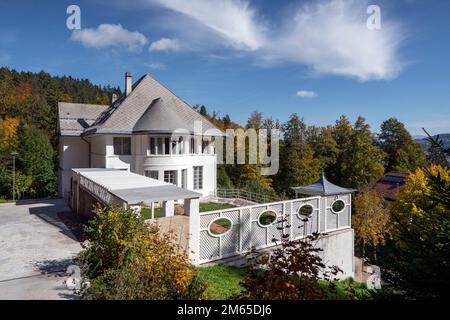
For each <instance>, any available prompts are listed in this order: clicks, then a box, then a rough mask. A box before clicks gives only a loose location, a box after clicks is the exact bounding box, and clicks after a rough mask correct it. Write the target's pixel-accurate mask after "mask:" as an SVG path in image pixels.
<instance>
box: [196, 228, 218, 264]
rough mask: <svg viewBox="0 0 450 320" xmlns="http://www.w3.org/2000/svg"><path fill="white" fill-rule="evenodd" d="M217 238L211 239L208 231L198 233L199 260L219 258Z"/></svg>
mask: <svg viewBox="0 0 450 320" xmlns="http://www.w3.org/2000/svg"><path fill="white" fill-rule="evenodd" d="M219 241H220V240H219V238H218V237H212V236H211V235H210V234H209V233H208V231H206V230H204V231H201V232H200V260H206V259H214V258H217V257H219Z"/></svg>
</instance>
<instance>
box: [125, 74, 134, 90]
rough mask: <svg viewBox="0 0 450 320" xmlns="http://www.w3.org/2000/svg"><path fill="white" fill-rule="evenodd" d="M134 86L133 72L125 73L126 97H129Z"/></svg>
mask: <svg viewBox="0 0 450 320" xmlns="http://www.w3.org/2000/svg"><path fill="white" fill-rule="evenodd" d="M132 85H133V75H132V74H131V72H126V73H125V96H128V95H129V94H130V92H131V88H132Z"/></svg>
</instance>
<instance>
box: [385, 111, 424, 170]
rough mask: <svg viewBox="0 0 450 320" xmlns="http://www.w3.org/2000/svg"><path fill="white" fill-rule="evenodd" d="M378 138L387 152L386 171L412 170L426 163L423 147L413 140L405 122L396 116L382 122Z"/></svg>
mask: <svg viewBox="0 0 450 320" xmlns="http://www.w3.org/2000/svg"><path fill="white" fill-rule="evenodd" d="M378 139H379V143H380V146H381V148H382V149H383V151H384V152H385V153H386V158H385V162H386V171H400V172H410V171H414V170H415V169H416V168H418V167H421V166H424V165H425V164H426V162H425V153H424V151H423V149H422V147H421V146H420V144H418V143H417V142H415V141H413V139H412V137H411V135H410V134H409V132H408V131H407V130H406V128H405V126H404V124H403V123H401V122H400V121H398V120H397V119H396V118H390V119H388V120H386V121H384V122H383V123H382V124H381V132H380V135H379V137H378Z"/></svg>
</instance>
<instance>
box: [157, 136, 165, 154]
mask: <svg viewBox="0 0 450 320" xmlns="http://www.w3.org/2000/svg"><path fill="white" fill-rule="evenodd" d="M157 141H158V144H157V146H158V154H164V145H163V138H158V140H157Z"/></svg>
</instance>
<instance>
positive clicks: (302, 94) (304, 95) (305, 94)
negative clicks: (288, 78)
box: [297, 90, 317, 98]
mask: <svg viewBox="0 0 450 320" xmlns="http://www.w3.org/2000/svg"><path fill="white" fill-rule="evenodd" d="M297 97H301V98H315V97H317V94H316V93H315V92H314V91H308V90H300V91H297Z"/></svg>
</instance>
